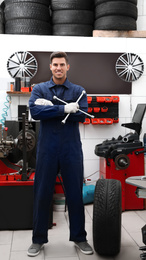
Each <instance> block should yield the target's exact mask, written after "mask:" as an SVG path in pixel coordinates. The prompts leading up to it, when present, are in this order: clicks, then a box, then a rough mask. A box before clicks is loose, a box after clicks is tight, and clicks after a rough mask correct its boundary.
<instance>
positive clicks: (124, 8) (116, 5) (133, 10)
mask: <svg viewBox="0 0 146 260" xmlns="http://www.w3.org/2000/svg"><path fill="white" fill-rule="evenodd" d="M107 15H125V16H129V17H132V18H134V19H135V20H137V16H138V10H137V6H136V5H134V4H132V3H130V2H125V1H110V2H105V3H103V4H100V5H97V6H96V8H95V20H96V19H98V18H100V17H102V16H107Z"/></svg>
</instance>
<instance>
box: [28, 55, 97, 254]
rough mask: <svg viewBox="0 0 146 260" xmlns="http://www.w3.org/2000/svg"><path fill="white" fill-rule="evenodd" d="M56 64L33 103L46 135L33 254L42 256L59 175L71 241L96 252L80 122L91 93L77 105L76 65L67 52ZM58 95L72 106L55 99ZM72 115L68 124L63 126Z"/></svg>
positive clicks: (41, 143)
mask: <svg viewBox="0 0 146 260" xmlns="http://www.w3.org/2000/svg"><path fill="white" fill-rule="evenodd" d="M50 60H51V64H50V70H51V72H52V78H51V80H50V81H48V82H44V83H40V84H37V85H35V87H34V88H33V91H32V94H31V97H30V100H29V106H30V112H31V116H32V118H33V119H35V120H40V131H39V138H38V145H37V156H36V173H35V182H34V217H33V237H32V245H31V246H30V247H29V249H28V252H27V254H28V256H36V255H38V254H39V253H40V250H41V248H42V246H43V244H44V243H47V242H48V220H49V208H50V204H51V202H52V199H53V193H54V186H55V182H56V175H57V174H58V173H59V172H60V173H61V176H62V179H63V184H64V187H65V196H66V199H67V205H68V212H69V225H70V241H74V243H75V246H76V247H78V248H79V249H80V251H81V252H82V253H84V254H92V253H93V250H92V248H91V246H90V245H89V244H88V243H87V239H86V235H87V234H86V231H85V215H84V205H83V198H82V187H83V154H82V145H81V141H80V134H79V122H84V120H85V114H83V113H81V112H80V111H78V108H80V109H82V110H84V111H85V112H86V111H87V108H88V104H87V96H86V93H85V94H84V95H83V96H82V98H81V99H80V101H79V103H76V101H77V99H78V98H79V96H80V95H81V93H82V91H83V90H84V88H83V87H81V86H79V85H75V84H73V83H71V82H70V81H69V80H68V79H67V71H68V70H69V68H70V65H69V63H68V56H67V54H66V53H64V52H54V53H52V54H51V56H50ZM54 96H57V97H58V98H60V99H61V100H64V101H65V102H66V103H68V104H65V105H64V104H63V103H62V102H60V101H58V100H56V99H55V100H54V98H53V97H54ZM68 113H70V115H69V117H68V119H67V120H66V123H65V124H62V123H61V121H62V120H63V119H64V118H65V116H66V115H67V114H68Z"/></svg>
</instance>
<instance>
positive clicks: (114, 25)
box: [94, 15, 137, 31]
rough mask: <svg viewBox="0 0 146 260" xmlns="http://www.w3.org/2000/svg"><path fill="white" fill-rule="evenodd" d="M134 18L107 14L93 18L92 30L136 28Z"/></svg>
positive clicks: (127, 29) (126, 29)
mask: <svg viewBox="0 0 146 260" xmlns="http://www.w3.org/2000/svg"><path fill="white" fill-rule="evenodd" d="M136 27H137V26H136V20H135V19H133V18H132V17H129V16H122V15H119V16H118V15H109V16H103V17H100V18H99V19H97V20H95V23H94V30H124V31H130V30H136Z"/></svg>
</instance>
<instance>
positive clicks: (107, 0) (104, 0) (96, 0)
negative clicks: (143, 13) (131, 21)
mask: <svg viewBox="0 0 146 260" xmlns="http://www.w3.org/2000/svg"><path fill="white" fill-rule="evenodd" d="M94 1H95V2H94V4H95V6H96V5H99V4H102V3H105V2H110V1H113V0H94ZM114 1H117V0H114ZM122 1H124V2H127V3H128V2H130V3H132V4H135V5H137V0H122Z"/></svg>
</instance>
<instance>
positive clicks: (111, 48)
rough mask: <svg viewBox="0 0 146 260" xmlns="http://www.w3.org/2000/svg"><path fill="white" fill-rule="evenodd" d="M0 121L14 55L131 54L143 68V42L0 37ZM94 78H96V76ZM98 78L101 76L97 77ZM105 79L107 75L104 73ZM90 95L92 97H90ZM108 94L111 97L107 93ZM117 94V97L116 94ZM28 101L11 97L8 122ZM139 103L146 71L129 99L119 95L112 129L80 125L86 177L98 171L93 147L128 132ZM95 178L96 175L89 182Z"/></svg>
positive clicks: (145, 5)
mask: <svg viewBox="0 0 146 260" xmlns="http://www.w3.org/2000/svg"><path fill="white" fill-rule="evenodd" d="M138 8H139V9H138V10H139V16H138V22H137V25H138V30H146V21H145V20H146V0H138ZM0 46H1V48H0V118H1V114H2V109H3V108H4V102H5V98H6V91H7V90H8V88H9V84H8V83H9V82H11V81H12V78H11V77H10V76H9V74H8V72H7V59H8V58H9V56H10V55H11V54H13V53H14V52H15V51H28V50H29V51H57V50H62V51H66V52H103V53H104V52H122V53H124V52H131V53H136V54H138V55H139V56H140V57H141V58H142V60H143V61H144V64H145V67H146V48H145V46H146V39H145V38H135V39H134V38H102V37H100V38H96V37H94V38H93V37H59V36H58V37H57V36H31V35H27V36H25V35H0ZM96 76H97V75H96ZM99 76H100V75H99ZM105 76H106V71H105ZM89 94H90V95H92V93H89ZM109 94H110V93H109ZM115 94H116V93H115ZM28 99H29V97H14V98H12V102H11V105H10V109H9V113H8V117H7V118H8V119H16V117H17V105H18V104H26V103H28ZM138 103H146V70H144V73H143V75H142V77H141V78H140V79H139V80H137V81H135V82H134V83H132V94H131V95H120V103H119V119H120V121H119V123H118V124H113V125H106V126H105V125H91V124H90V125H86V126H85V125H82V124H80V132H81V138H82V144H83V152H84V169H85V173H84V174H85V177H87V176H89V175H90V174H92V173H94V172H97V171H98V170H99V158H98V157H97V156H96V155H95V154H94V149H95V145H96V144H98V143H101V142H102V141H103V140H105V139H107V138H112V137H113V136H114V137H118V135H120V134H121V135H124V134H125V133H127V132H129V131H128V129H126V128H124V127H121V124H122V123H124V122H130V121H131V117H132V115H133V113H134V110H135V108H136V105H137V104H138ZM145 132H146V116H145V118H144V121H143V131H142V133H141V139H142V138H143V133H145ZM97 178H98V172H97V173H96V174H95V175H93V176H92V180H94V179H97Z"/></svg>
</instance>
